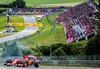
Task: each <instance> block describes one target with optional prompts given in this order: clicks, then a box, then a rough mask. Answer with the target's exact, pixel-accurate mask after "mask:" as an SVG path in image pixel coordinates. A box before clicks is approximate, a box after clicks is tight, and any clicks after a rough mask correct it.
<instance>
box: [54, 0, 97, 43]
mask: <svg viewBox="0 0 100 69" xmlns="http://www.w3.org/2000/svg"><path fill="white" fill-rule="evenodd" d="M95 11H96V5H95V3H94V2H92V1H88V2H85V3H82V4H79V5H76V6H74V7H69V8H67V9H65V12H64V13H61V14H59V15H58V16H57V17H56V21H57V23H58V24H63V25H64V31H65V34H66V42H67V43H71V42H74V41H78V40H80V39H83V38H87V36H89V35H91V34H95V33H96V27H95V24H96V23H95V19H92V18H91V17H93V15H94V12H95ZM90 15H91V16H90Z"/></svg>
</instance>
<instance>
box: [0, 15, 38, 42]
mask: <svg viewBox="0 0 100 69" xmlns="http://www.w3.org/2000/svg"><path fill="white" fill-rule="evenodd" d="M21 17H23V18H24V22H25V23H26V24H28V23H33V24H36V21H35V18H34V17H33V16H32V15H23V16H21ZM37 29H38V27H37V26H26V27H25V29H24V30H23V31H21V32H19V33H15V34H13V35H10V36H7V37H3V38H0V43H2V42H7V41H10V40H15V39H19V38H22V37H25V36H28V35H30V34H32V33H34V32H36V31H37Z"/></svg>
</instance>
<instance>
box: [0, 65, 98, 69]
mask: <svg viewBox="0 0 100 69" xmlns="http://www.w3.org/2000/svg"><path fill="white" fill-rule="evenodd" d="M0 69H100V68H92V67H65V66H64V67H63V66H40V67H38V68H35V67H34V66H29V67H12V66H10V67H7V66H0Z"/></svg>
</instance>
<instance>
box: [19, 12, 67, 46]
mask: <svg viewBox="0 0 100 69" xmlns="http://www.w3.org/2000/svg"><path fill="white" fill-rule="evenodd" d="M58 14H59V13H56V14H54V15H51V16H49V19H50V20H51V21H55V16H56V15H58ZM42 23H43V26H44V28H43V30H42V31H41V32H40V35H41V34H45V35H41V36H39V34H38V35H37V36H36V37H34V36H31V37H28V38H26V39H23V40H21V41H19V43H21V44H22V45H25V47H27V46H28V47H33V46H37V45H40V46H41V45H50V44H54V43H66V42H65V35H64V30H63V26H59V25H56V28H55V29H54V30H53V31H52V32H51V33H48V32H49V31H50V30H51V28H53V27H54V26H53V25H51V24H49V23H48V22H47V20H46V18H43V20H42ZM47 33H48V34H47Z"/></svg>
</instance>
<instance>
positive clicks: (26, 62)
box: [4, 56, 39, 67]
mask: <svg viewBox="0 0 100 69" xmlns="http://www.w3.org/2000/svg"><path fill="white" fill-rule="evenodd" d="M4 65H6V66H19V67H27V66H32V65H34V66H35V67H39V65H38V62H37V57H36V56H23V57H22V58H20V59H19V58H16V59H15V60H11V59H9V60H6V62H5V63H4Z"/></svg>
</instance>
